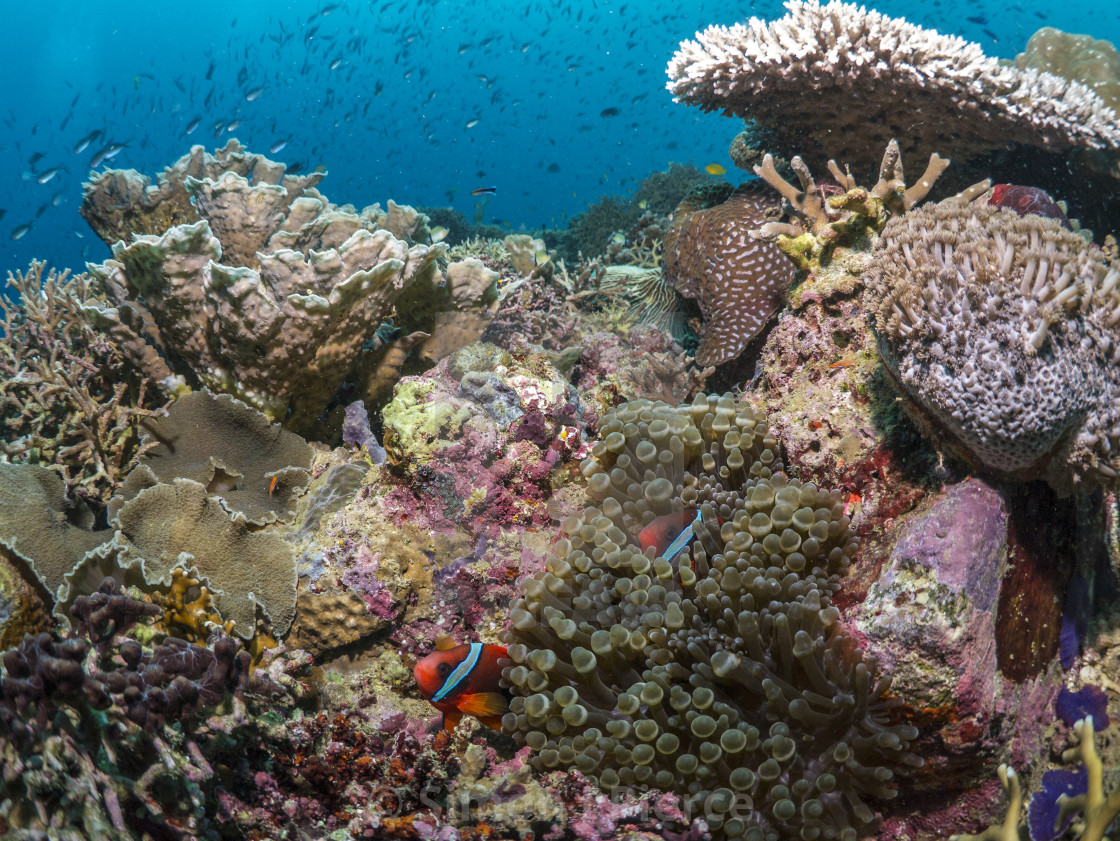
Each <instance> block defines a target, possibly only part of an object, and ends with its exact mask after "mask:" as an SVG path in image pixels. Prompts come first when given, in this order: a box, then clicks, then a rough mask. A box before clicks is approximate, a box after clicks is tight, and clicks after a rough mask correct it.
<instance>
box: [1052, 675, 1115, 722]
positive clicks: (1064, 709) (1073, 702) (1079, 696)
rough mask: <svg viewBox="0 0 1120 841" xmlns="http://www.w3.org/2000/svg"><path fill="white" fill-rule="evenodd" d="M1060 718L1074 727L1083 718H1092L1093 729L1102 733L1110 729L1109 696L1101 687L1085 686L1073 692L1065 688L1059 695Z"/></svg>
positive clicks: (1057, 706)
mask: <svg viewBox="0 0 1120 841" xmlns="http://www.w3.org/2000/svg"><path fill="white" fill-rule="evenodd" d="M1056 709H1057V713H1058V717H1059V718H1060V719H1061V720H1062V721H1064V722H1065V723H1066V724H1068V725H1069V726H1070V727H1072V726H1073V725H1074V724H1075V723H1076V722H1078V721H1080V720H1081V719H1083V718H1086V717H1088V716H1092V721H1093V729H1094V730H1095V731H1096V732H1098V733H1099V732H1100V731H1102V730H1104V729H1105V728H1106V727H1108V724H1109V720H1108V712H1107V709H1108V696H1107V695H1106V694H1105V692H1104V690H1103V689H1101V688H1100V687H1099V686H1092V685H1089V686H1083V687H1082V688H1081V689H1079V690H1077V691H1076V692H1071V691H1070V690H1069V689H1066V688H1065V687H1064V686H1063V687H1062V690H1061V691H1060V692H1059V693H1058V701H1057V705H1056Z"/></svg>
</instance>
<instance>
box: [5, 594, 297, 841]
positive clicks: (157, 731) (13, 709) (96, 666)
mask: <svg viewBox="0 0 1120 841" xmlns="http://www.w3.org/2000/svg"><path fill="white" fill-rule="evenodd" d="M74 609H75V613H76V614H77V615H78V616H79V617H80V618H81V622H80V624H79V631H78V633H77V634H76V635H71V636H68V637H65V638H62V639H57V638H53V637H52V636H51V635H49V634H45V633H44V634H39V635H38V636H32V635H28V636H26V637H24V639H23V641H22V642H21V643H20V644H19V646H17V647H15V648H12V649H9V650H8V651H6V652H5V653H4V655H3V659H2V661H0V662H2V665H3V675H4V680H3V681H2V683H0V725H2V727H3V730H4V732H5V738H4V739H3V740H0V771H2V777H0V779H2V783H0V815H3V817H2V818H0V831H3V832H5V833H6V834H7V833H9V832H10V833H13V834H16V833H19V835H18V837H44V838H45V837H51V838H58V839H63V841H72V840H73V841H77V839H83V838H96V837H113V838H120V839H124V840H125V841H128V839H139V838H143V837H151V836H150V833H151V831H152V829H153V828H154V827H155V826H157V825H158V826H159V827H162V831H161V832H160V837H168V838H183V839H186V838H192V837H199V835H201V834H205V833H207V832H209V831H212V829H213V826H214V825H213V823H212V820H211V816H212V814H213V809H212V808H208V805H207V799H208V796H207V795H208V793H209V792H211V791H212V789H213V785H214V781H215V779H214V778H215V777H216V776H218V774H219V773H220V768H221V765H220V764H219V762H221V763H223V764H224V760H223V759H222V757H221V754H222V747H223V746H222V745H221V741H222V740H220V739H219V740H214V739H212V737H209V736H208V734H207V733H206V731H205V728H200V727H199V726H198V724H199V722H198V719H199V717H200V714H204V713H205V712H206V711H207V710H208V709H213V708H215V707H217V706H218V705H225V704H229V703H232V705H233V706H234V707H235V708H239V713H238V716H239V717H240V718H241V719H242V720H245V719H246V718H247V714H248V712H249V708H247V707H246V704H247V703H248V704H252V703H254V699H260V700H262V701H265V700H267V703H268V704H269V705H270V706H272V707H273V708H274V709H283V708H284V707H285V706H290V705H291V698H290V696H288V694H287V693H286V692H285V690H284V689H283V688H282V687H281V686H280V685H278V684H277V683H276V682H274V681H273V680H271V679H270V678H268V677H266V676H264V675H263V674H261V673H259V672H258V673H256V674H250V671H249V662H248V661H249V655H248V653H247V652H244V651H239V649H238V646H237V644H236V643H235V642H234V641H233V640H232V639H230V638H229V637H222V638H219V639H217V640H216V641H214V642H213V643H212V645H209V646H199V645H192V644H190V643H187V642H185V641H183V640H179V639H174V638H168V639H166V640H164V641H163V642H160V643H159V644H157V645H155V646H154V647H151V648H148V647H145V646H143V645H141V644H140V643H138V642H137V641H136V640H134V639H129V638H127V637H126V636H125V635H126V634H127V633H128V631H129V630H130V628H131V627H132V626H133V625H134V624H135V623H136V622H137V621H138V620H142V619H143V618H144V617H150V616H152V615H153V614H156V613H159V612H160V608H158V607H156V606H155V605H152V604H148V603H145V602H140V601H137V600H135V599H132V598H129V597H128V596H127V595H125V594H124V592H123V591H122V590H120V589H119V586H118V585H117V584H116V583H115V582H112V581H107V582H105V584H104V585H103V586H102V587H101V588H100V589H99V590H98V591H97V592H96V593H94V594H93V595H92V596H89V597H83V598H81V599H79V600H78V601H77V602H76V603H75V606H74ZM285 698H287V703H286V704H285V703H284V699H285ZM215 748H217V750H215ZM207 754H208V755H207Z"/></svg>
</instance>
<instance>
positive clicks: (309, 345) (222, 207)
mask: <svg viewBox="0 0 1120 841" xmlns="http://www.w3.org/2000/svg"><path fill="white" fill-rule="evenodd" d="M283 173H284V167H283V165H282V164H276V163H273V162H271V161H267V160H266V159H264V158H262V157H261V156H260V155H252V154H249V153H247V152H244V151H242V149H241V147H240V146H239V145H238V144H237V142H236V141H230V143H229V144H227V146H226V147H225V148H224V149H221V150H219V151H218V152H217V153H216V154H215V155H213V156H211V155H208V154H206V153H205V152H204V151H203V150H202V148H201V147H195V148H194V149H192V151H191V154H190V155H189V156H187V157H185V158H183V159H182V160H180V161H179V162H178V163H177V164H176V165H175V166H174V167H172V168H171V169H169V170H168V171H167V172H166V173H165V174H164V175H163V176H162V177H161V179H160V183H159V185H158V186H155V187H153V186H151V185H150V182H149V179H147V178H145V177H142V176H140V174H139V173H136V172H133V171H128V172H110V173H104V174H101V175H98V176H95V177H94V180H93V181H91V182H90V184H89V185H87V188H86V197H85V201H84V203H83V214H84V215H85V216H86V219H87V220H88V221H90V224H91V225H92V226H93V227H94V229H95V230H96V231H98V233H99V234H100V235H101V236H102V238H103V239H105V240H106V241H107V242H109V243H110V244H111V246H112V249H113V257H112V259H110V260H107V261H106V262H105V263H103V264H101V265H99V266H90V273H91V274H92V275H93V277H94V278H95V279H96V280H97V281H98V282H99V283H100V285H101V287H102V289H103V291H104V293H105V295H106V297H107V299H108V302H109V303H110V304H111V305H112V306H106V307H103V308H101V312H100V313H99V315H100V317H101V320H103V321H105V322H106V323H112V324H114V325H117V326H118V329H123V328H121V326H120V325H122V324H123V323H124V322H128V323H129V324H132V325H135V329H136V330H138V331H140V332H142V333H143V334H144V336H145V337H146V338H147V339H148V340H149V341H150V342H151V343H152V344H153V345H154V346H156V347H158V348H159V349H160V350H161V351H162V353H163V355H164V356H165V358H167V359H168V360H169V361H171V362H172V363H173V365H174V366H175V367H176V370H177V372H178V373H180V374H184V375H186V376H188V377H190V378H192V379H193V380H196V381H198V382H199V383H201V384H203V385H206V386H208V387H210V388H212V389H215V390H217V391H224V392H228V393H231V394H233V395H235V396H237V397H239V398H240V399H242V400H244V401H245V402H247V403H249V404H250V405H252V406H255V407H256V408H259V409H261V410H263V411H265V412H266V413H267V414H268V415H270V416H271V417H272V418H273V419H275V420H281V421H283V422H285V424H286V425H288V426H290V427H292V428H296V429H306V428H308V427H310V426H311V425H313V424H314V423H315V421H316V419H317V418H318V417H319V415H320V414H321V413H322V412H323V411H324V410H325V409H326V407H327V405H328V403H329V401H330V398H331V396H332V395H333V394H334V393H335V391H336V390H337V389H338V387H339V386H340V385H341V384H342V382H343V381H344V379H345V378H346V376H347V375H348V374H349V373H350V372H351V369H352V368H353V367H354V364H355V362H356V360H357V359H358V356H359V354H360V353H361V351H362V345H363V343H365V342H366V341H367V340H369V339H370V338H371V337H372V335H373V333H374V332H375V331H376V330H377V328H378V326H379V325H380V324H381V323H382V321H384V320H385V319H387V318H390V317H391V316H392V313H393V305H394V302H395V301H397V300H398V299H399V298H400V297H401V296H402V295H404V294H405V293H406V292H407V291H408V290H409V289H410V288H412V287H413V286H414V285H416V284H420V285H421V287H422V288H423V287H424V285H425V284H427V285H431V284H433V281H435V280H438V279H439V268H438V266H437V263H436V260H437V258H438V257H439V256H441V255H442V254H443V253H444V250H445V247H444V246H443V245H442V244H437V245H434V246H431V247H429V246H426V245H420V244H410V243H409V242H408V241H407V240H405V239H401V238H399V236H408V235H410V234H411V235H419V234H418V231H419V230H420V228H421V227H422V226H423V224H424V222H423V218H422V217H421V216H419V215H418V214H416V213H415V212H411V213H409V212H407V211H410V210H411V209H410V208H406V207H403V206H396V205H394V204H393V203H392V202H390V207H389V212H387V213H386V212H382V211H381V210H380V208H379V207H378V206H377V205H374V206H372V207H369V208H366V209H364V210H362V211H360V212H358V211H355V210H354V209H353V208H351V207H349V206H343V207H338V206H335V205H333V204H330V203H329V202H328V201H327V200H326V199H325V198H324V197H323V196H322V195H321V194H320V193H319V192H318V191H317V190H315V189H314V184H315V183H317V181H318V177H317V176H309V177H305V178H302V177H301V178H297V177H293V176H287V175H284V174H283ZM122 203H128V204H129V206H130V208H131V209H130V210H128V211H127V212H125V211H123V210H122V211H120V212H118V211H117V205H119V204H122ZM122 213H123V214H124V215H123V216H122V215H121V214H122ZM394 229H395V231H396V233H394ZM133 231H146V233H138V234H133V233H132V232H133ZM398 234H399V236H398ZM125 235H131V236H130V241H125V240H123V239H122V237H124V236H125Z"/></svg>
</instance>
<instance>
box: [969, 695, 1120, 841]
mask: <svg viewBox="0 0 1120 841" xmlns="http://www.w3.org/2000/svg"><path fill="white" fill-rule="evenodd" d="M1073 732H1074V735H1075V736H1076V737H1077V745H1076V746H1075V747H1072V748H1069V749H1068V750H1065V751H1063V752H1062V761H1063V762H1067V763H1068V762H1073V761H1074V760H1076V759H1080V760H1081V762H1082V763H1083V764H1084V766H1085V770H1086V772H1087V777H1088V790H1087V791H1086V792H1085V793H1084V794H1079V795H1077V796H1076V797H1068V796H1066V795H1065V794H1063V795H1060V796H1059V797H1058V804H1057V805H1058V814H1057V819H1056V820H1055V822H1054V826H1053V827H1049V828H1048V829H1049V831H1050V832H1052V833H1057V832H1059V831H1060V829H1061V827H1063V826H1065V824H1066V822H1067V820H1068V819H1069V818H1070V817H1071V816H1073V815H1080V816H1081V820H1080V822H1078V823H1075V824H1074V829H1075V830H1076V831H1077V832H1078V836H1077V837H1078V839H1079V841H1107V838H1108V836H1107V835H1105V833H1106V832H1107V831H1108V827H1109V826H1110V825H1111V824H1112V822H1113V821H1114V820H1115V819H1116V818H1117V817H1118V816H1120V789H1116V790H1115V791H1113V792H1111V793H1110V794H1107V795H1106V794H1105V792H1104V766H1103V764H1102V763H1101V757H1100V755H1099V754H1098V753H1097V746H1096V733H1095V731H1094V728H1093V717H1092V716H1086V717H1085V718H1083V719H1080V720H1078V721H1077V722H1075V723H1074V725H1073ZM999 779H1000V783H1001V784H1002V785H1003V791H1004V793H1005V794H1006V795H1007V801H1008V803H1007V812H1006V814H1005V815H1004V819H1003V821H1002V822H1001V823H1000V824H998V825H996V826H990V827H988V828H987V829H985V830H984V831H983V832H981V833H979V834H976V835H972V834H968V833H965V834H960V835H953V836H951V837H950V839H949V841H1020V839H1021V838H1022V837H1024V834H1025V830H1024V831H1022V832H1021V831H1020V829H1019V821H1020V820H1021V819H1022V813H1023V791H1022V787H1021V786H1020V784H1019V778H1018V776H1017V775H1016V774H1015V770H1014V769H1013V768H1010V767H1008V766H1007V765H1001V766H999ZM1035 796H1036V797H1039V796H1045V793H1044V792H1040V793H1039V794H1036V795H1035ZM1031 808H1032V810H1033V808H1034V807H1033V805H1032V807H1031ZM1031 837H1034V836H1033V835H1032V836H1031ZM1050 837H1057V836H1056V835H1052V836H1050Z"/></svg>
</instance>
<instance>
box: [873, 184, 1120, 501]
mask: <svg viewBox="0 0 1120 841" xmlns="http://www.w3.org/2000/svg"><path fill="white" fill-rule="evenodd" d="M865 277H866V280H867V285H868V297H867V298H866V299H865V300H866V303H867V308H868V313H869V316H870V318H871V323H872V327H873V329H874V331H875V334H876V336H877V339H878V343H879V349H880V352H881V354H882V356H883V361H884V362H885V364H886V366H887V368H888V370H889V371H890V372H891V374H892V375H893V376H894V379H895V380H896V382H897V383H898V385H899V386H900V387H901V389H902V390H903V392H904V393H905V394H906V395H908V396H909V398H910V400H911V401H912V404H911V408H912V409H916V410H917V412H918V414H919V415H920V416H921V417H922V418H924V419H925V420H927V421H930V422H932V423H933V424H934V426H935V427H936V428H937V429H939V430H940V432H941V433H942V434H943V435H945V436H947V437H948V439H949V442H950V443H951V444H954V445H956V446H957V447H958V448H959V449H961V450H963V451H964V454H965V455H967V456H968V457H969V458H971V460H972V461H973V462H976V463H979V464H981V465H983V466H985V467H987V468H988V469H990V470H993V471H996V472H998V473H1000V474H1006V475H1011V476H1013V477H1016V478H1029V477H1034V476H1040V477H1043V478H1045V479H1047V480H1048V481H1049V482H1050V483H1051V485H1053V486H1054V488H1055V489H1056V490H1058V491H1059V492H1068V491H1069V490H1070V489H1071V488H1072V486H1073V485H1075V484H1077V483H1079V482H1082V481H1084V482H1086V483H1087V484H1090V485H1092V484H1094V483H1095V482H1096V481H1098V480H1108V481H1111V480H1115V478H1116V476H1117V472H1118V471H1120V450H1118V449H1117V448H1118V447H1120V405H1118V404H1117V402H1116V396H1117V394H1118V391H1117V389H1120V369H1118V368H1117V363H1118V362H1120V343H1118V342H1117V335H1116V325H1117V323H1120V263H1116V262H1113V263H1112V264H1111V265H1110V264H1109V263H1108V261H1107V259H1106V258H1105V257H1104V255H1103V254H1102V252H1101V251H1100V250H1099V249H1097V248H1096V247H1094V246H1092V245H1089V244H1087V243H1086V242H1085V240H1084V239H1082V238H1081V237H1080V236H1078V235H1077V234H1075V233H1073V232H1072V231H1069V230H1067V229H1066V228H1064V227H1063V226H1062V224H1061V223H1060V222H1059V221H1058V220H1054V219H1045V218H1042V217H1040V216H1035V215H1030V214H1028V215H1026V216H1019V215H1018V214H1017V213H1016V212H1015V211H1014V210H1009V209H1006V208H997V207H992V206H989V205H985V204H966V203H963V202H960V201H954V200H948V201H945V202H942V203H941V204H938V205H928V206H926V207H923V208H921V209H920V210H915V211H911V212H910V213H907V214H906V215H905V216H902V217H899V218H897V219H894V220H892V221H891V222H889V223H888V224H887V226H886V227H885V228H884V230H883V235H882V238H881V239H880V241H879V243H878V244H877V245H876V247H875V251H874V254H873V260H872V263H871V268H870V270H869V271H868V273H867V274H866V275H865Z"/></svg>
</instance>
